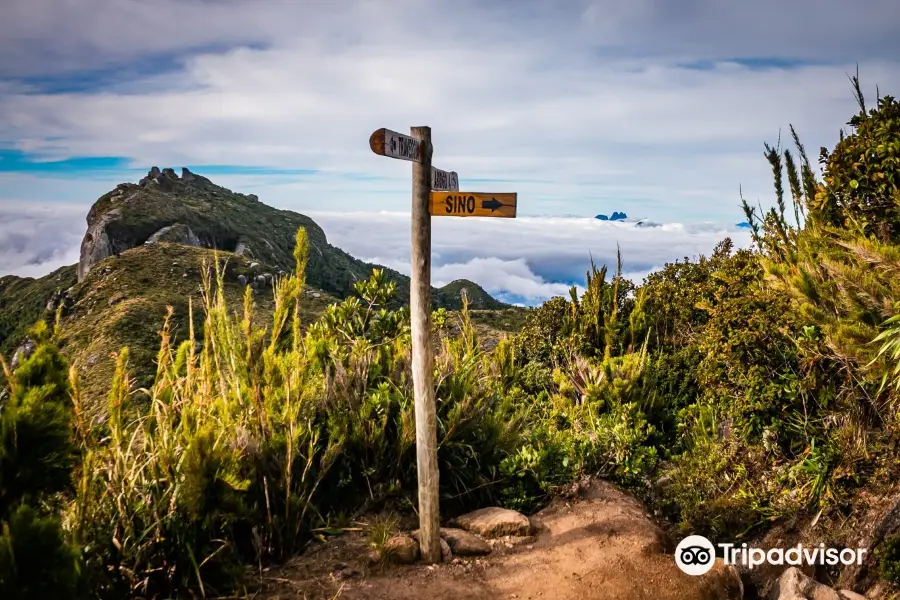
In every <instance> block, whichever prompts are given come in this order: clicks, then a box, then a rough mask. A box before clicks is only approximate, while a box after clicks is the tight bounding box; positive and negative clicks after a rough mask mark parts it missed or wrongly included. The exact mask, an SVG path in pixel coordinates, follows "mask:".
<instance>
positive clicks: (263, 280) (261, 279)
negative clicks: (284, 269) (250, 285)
mask: <svg viewBox="0 0 900 600" xmlns="http://www.w3.org/2000/svg"><path fill="white" fill-rule="evenodd" d="M256 285H258V286H260V287H262V286H264V285H266V276H265V275H257V276H256Z"/></svg>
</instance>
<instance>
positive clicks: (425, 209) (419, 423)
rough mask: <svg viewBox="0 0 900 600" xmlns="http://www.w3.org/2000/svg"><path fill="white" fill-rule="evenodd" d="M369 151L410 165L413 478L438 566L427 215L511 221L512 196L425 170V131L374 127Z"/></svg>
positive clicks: (427, 557)
mask: <svg viewBox="0 0 900 600" xmlns="http://www.w3.org/2000/svg"><path fill="white" fill-rule="evenodd" d="M369 147H371V148H372V152H374V153H375V154H379V155H381V156H387V157H390V158H398V159H401V160H409V161H412V163H413V166H412V253H411V254H412V257H411V258H412V260H411V267H412V269H411V273H410V293H409V312H410V326H411V329H412V372H413V373H412V374H413V394H414V396H415V415H416V468H417V473H418V479H419V547H420V548H421V551H422V560H423V561H425V562H426V563H438V562H441V522H440V512H439V506H438V481H439V475H440V474H439V473H438V462H437V416H436V414H435V412H436V411H435V401H434V354H433V353H432V347H431V217H432V215H434V216H449V217H507V218H511V217H515V216H516V194H486V193H480V192H460V191H459V178H458V176H457V174H456V172H455V171H449V172H448V171H441V170H440V169H435V168H434V167H432V166H431V157H432V153H433V149H432V146H431V128H430V127H412V128H411V129H410V135H403V134H402V133H397V132H396V131H391V130H390V129H379V130H377V131H375V132H374V133H373V134H372V135H371V136H370V137H369ZM432 190H436V191H432Z"/></svg>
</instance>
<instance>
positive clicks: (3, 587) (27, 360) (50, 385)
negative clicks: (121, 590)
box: [0, 322, 78, 600]
mask: <svg viewBox="0 0 900 600" xmlns="http://www.w3.org/2000/svg"><path fill="white" fill-rule="evenodd" d="M29 336H30V338H31V339H32V341H33V342H34V344H35V348H34V351H33V352H32V353H31V355H30V356H24V355H23V356H22V357H21V360H20V363H19V365H18V367H17V368H16V369H15V371H12V370H11V369H10V368H9V367H8V366H7V365H6V363H2V367H3V372H4V375H5V380H6V386H5V388H4V389H3V392H0V597H3V598H10V599H23V600H24V599H34V600H38V599H43V598H70V597H73V596H74V595H75V592H76V586H77V583H78V563H77V553H76V552H75V551H74V550H73V548H72V547H71V546H70V545H69V543H68V540H67V539H66V538H65V536H64V535H63V532H62V530H61V528H60V521H59V518H58V517H57V516H56V515H55V514H53V513H52V512H50V509H52V508H55V499H56V495H57V494H58V493H60V492H63V491H66V490H69V489H70V488H71V471H72V468H73V467H74V466H75V463H76V460H77V451H76V446H75V442H74V440H73V436H72V423H71V422H72V416H73V406H72V401H71V396H70V385H69V373H68V367H67V366H66V363H65V361H64V360H63V359H62V357H61V356H60V355H59V352H58V351H57V349H56V347H55V344H54V342H53V340H52V335H51V332H50V331H49V328H48V327H47V325H46V324H45V323H43V322H40V323H38V324H37V325H36V326H35V327H34V328H32V329H31V331H30V332H29Z"/></svg>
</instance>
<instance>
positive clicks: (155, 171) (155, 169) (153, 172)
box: [147, 167, 161, 179]
mask: <svg viewBox="0 0 900 600" xmlns="http://www.w3.org/2000/svg"><path fill="white" fill-rule="evenodd" d="M160 175H161V173H160V170H159V167H150V172H149V173H147V177H149V178H150V179H153V178H154V177H159V176H160Z"/></svg>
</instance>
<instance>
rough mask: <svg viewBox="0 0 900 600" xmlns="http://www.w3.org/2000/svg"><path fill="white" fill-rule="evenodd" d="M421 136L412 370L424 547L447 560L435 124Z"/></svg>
mask: <svg viewBox="0 0 900 600" xmlns="http://www.w3.org/2000/svg"><path fill="white" fill-rule="evenodd" d="M410 135H411V136H412V137H414V138H416V139H418V140H420V145H419V147H420V150H419V152H420V155H419V162H415V163H413V168H412V264H411V267H412V270H411V277H410V279H411V281H410V299H409V312H410V324H411V326H412V374H413V393H414V394H415V403H416V466H417V468H418V475H419V546H420V547H421V550H422V560H423V561H425V562H426V563H436V562H440V561H441V522H440V512H439V508H438V478H439V474H438V462H437V416H436V414H435V405H434V354H433V350H432V347H431V213H430V199H431V176H432V174H431V155H432V147H431V128H430V127H412V128H411V129H410Z"/></svg>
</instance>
